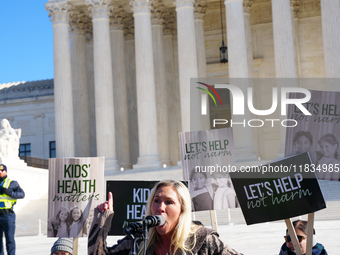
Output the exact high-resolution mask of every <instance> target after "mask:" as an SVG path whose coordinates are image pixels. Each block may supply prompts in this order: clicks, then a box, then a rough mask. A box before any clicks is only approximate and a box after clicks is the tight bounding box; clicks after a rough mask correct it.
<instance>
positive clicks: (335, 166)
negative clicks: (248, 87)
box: [285, 90, 340, 181]
mask: <svg viewBox="0 0 340 255" xmlns="http://www.w3.org/2000/svg"><path fill="white" fill-rule="evenodd" d="M310 92H311V99H310V100H309V101H308V103H305V104H303V105H304V106H305V107H306V109H307V110H308V111H309V112H310V113H311V115H304V114H303V113H302V112H301V111H300V110H299V109H298V108H297V107H296V106H295V105H292V104H291V105H289V106H288V114H287V117H288V118H289V119H293V120H295V121H296V122H297V125H296V126H295V127H289V128H286V145H285V156H290V155H296V154H299V153H303V152H306V151H309V152H310V155H311V158H312V163H313V164H314V165H315V170H316V172H315V173H316V176H317V177H318V178H319V179H321V180H332V181H339V180H340V170H339V169H340V161H339V160H340V157H339V139H340V137H339V134H340V103H339V98H340V92H332V91H316V90H310ZM301 97H304V95H302V94H299V93H290V98H291V99H293V98H301Z"/></svg>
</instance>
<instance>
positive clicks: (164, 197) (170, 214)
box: [88, 181, 240, 255]
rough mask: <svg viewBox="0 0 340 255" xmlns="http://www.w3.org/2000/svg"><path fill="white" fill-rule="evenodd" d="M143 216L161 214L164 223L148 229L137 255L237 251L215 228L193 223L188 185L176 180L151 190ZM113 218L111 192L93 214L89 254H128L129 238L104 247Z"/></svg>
mask: <svg viewBox="0 0 340 255" xmlns="http://www.w3.org/2000/svg"><path fill="white" fill-rule="evenodd" d="M146 215H162V216H163V217H164V218H165V224H164V225H162V226H157V227H154V228H150V230H149V237H148V238H147V240H146V244H145V243H144V241H141V243H140V244H139V253H138V254H139V255H143V253H144V245H146V254H147V255H174V254H178V255H180V254H193V255H195V254H222V255H232V254H240V253H238V252H236V251H235V250H233V249H232V248H230V247H229V246H227V245H225V244H224V243H223V242H222V241H221V240H220V239H219V238H218V233H217V232H216V231H214V230H211V229H207V228H205V227H203V226H201V225H196V224H194V223H192V220H191V200H190V194H189V191H188V189H187V187H186V186H185V185H184V184H183V183H181V182H178V181H162V182H159V183H157V184H156V186H155V187H154V188H153V189H152V191H151V193H150V195H149V199H148V203H147V209H146ZM112 217H113V201H112V194H111V193H109V200H108V201H107V202H105V203H102V204H100V205H99V206H98V207H97V208H96V209H95V213H94V219H93V222H92V226H91V230H90V235H89V239H88V254H89V255H92V254H93V255H104V254H116V255H118V254H119V255H125V254H126V255H128V254H131V248H132V239H131V238H130V237H128V236H127V237H125V238H124V239H122V240H120V241H118V244H116V245H114V246H112V247H106V237H107V233H108V232H109V230H110V227H111V220H112Z"/></svg>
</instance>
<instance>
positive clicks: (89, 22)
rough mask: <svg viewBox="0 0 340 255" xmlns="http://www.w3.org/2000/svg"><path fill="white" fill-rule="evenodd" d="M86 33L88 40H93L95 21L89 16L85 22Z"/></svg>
mask: <svg viewBox="0 0 340 255" xmlns="http://www.w3.org/2000/svg"><path fill="white" fill-rule="evenodd" d="M85 35H86V41H87V42H90V41H92V40H93V23H92V20H91V19H90V18H88V19H87V22H86V23H85Z"/></svg>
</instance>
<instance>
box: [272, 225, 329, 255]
mask: <svg viewBox="0 0 340 255" xmlns="http://www.w3.org/2000/svg"><path fill="white" fill-rule="evenodd" d="M293 226H294V229H295V232H296V235H297V238H298V241H299V244H300V247H301V251H302V254H306V250H307V221H304V220H296V221H294V222H293ZM284 239H285V242H284V243H283V245H282V247H281V251H280V253H279V255H296V253H295V249H294V245H293V242H292V239H291V236H290V233H289V232H288V229H287V230H286V235H285V236H284ZM312 255H327V251H326V250H325V248H324V247H323V245H322V244H320V243H317V242H316V237H315V229H313V249H312Z"/></svg>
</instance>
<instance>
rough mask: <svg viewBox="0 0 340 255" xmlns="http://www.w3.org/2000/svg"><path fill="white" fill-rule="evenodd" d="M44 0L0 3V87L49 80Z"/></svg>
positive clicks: (49, 33) (49, 42) (49, 48)
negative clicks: (19, 82)
mask: <svg viewBox="0 0 340 255" xmlns="http://www.w3.org/2000/svg"><path fill="white" fill-rule="evenodd" d="M47 2H48V0H0V84H2V83H8V82H17V81H34V80H43V79H51V78H53V76H54V74H53V28H52V22H51V21H50V18H49V17H48V12H47V11H46V10H45V5H44V4H45V3H47Z"/></svg>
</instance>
